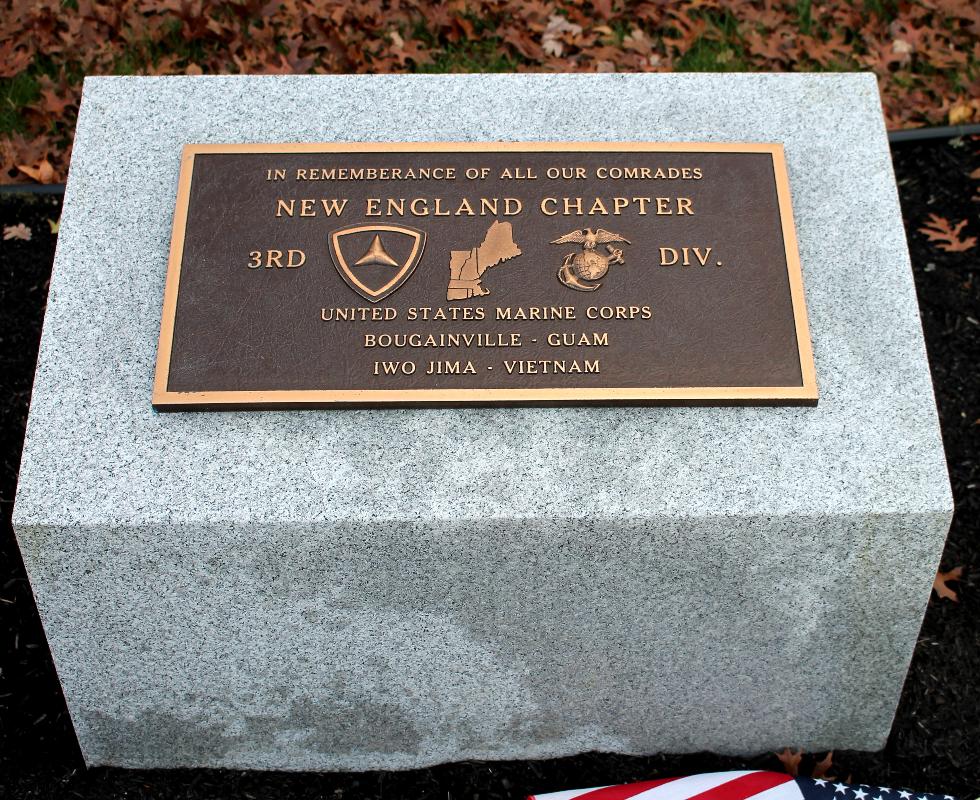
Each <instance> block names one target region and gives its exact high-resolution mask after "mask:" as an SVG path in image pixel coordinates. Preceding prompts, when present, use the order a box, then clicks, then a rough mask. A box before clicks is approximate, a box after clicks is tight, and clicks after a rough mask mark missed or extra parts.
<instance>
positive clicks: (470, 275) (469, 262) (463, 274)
mask: <svg viewBox="0 0 980 800" xmlns="http://www.w3.org/2000/svg"><path fill="white" fill-rule="evenodd" d="M520 254H521V248H520V247H518V246H517V245H516V244H515V243H514V231H513V228H511V225H510V223H509V222H494V223H493V224H492V225H491V226H490V228H489V230H487V235H486V236H484V237H483V244H481V245H480V246H479V247H473V248H471V249H469V250H451V251H450V254H449V287H448V289H447V290H446V299H447V300H465V299H466V298H468V297H481V296H482V295H485V294H490V290H489V289H484V288H483V284H482V282H481V280H482V278H483V273H484V272H486V271H487V270H488V269H489V268H490V267H495V266H497V265H498V264H500V263H501V262H503V261H507V260H509V259H511V258H516V257H517V256H519V255H520Z"/></svg>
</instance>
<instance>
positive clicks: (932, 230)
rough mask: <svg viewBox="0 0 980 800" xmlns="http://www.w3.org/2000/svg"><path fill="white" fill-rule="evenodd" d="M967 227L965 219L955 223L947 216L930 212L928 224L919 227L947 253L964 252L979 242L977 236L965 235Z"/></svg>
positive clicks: (920, 231)
mask: <svg viewBox="0 0 980 800" xmlns="http://www.w3.org/2000/svg"><path fill="white" fill-rule="evenodd" d="M965 227H966V220H965V219H964V220H960V221H959V222H958V223H957V224H956V225H953V224H952V223H951V222H950V221H949V220H948V219H946V218H945V217H941V216H939V215H938V214H930V215H929V219H927V220H926V224H925V225H923V226H922V227H921V228H919V233H924V234H925V235H926V237H927V238H928V239H929V241H930V242H932V243H933V244H935V245H936V247H938V248H939V249H940V250H945V251H946V252H947V253H962V252H963V251H964V250H970V249H971V248H973V247H974V246H975V245H976V243H977V237H976V236H963V228H965Z"/></svg>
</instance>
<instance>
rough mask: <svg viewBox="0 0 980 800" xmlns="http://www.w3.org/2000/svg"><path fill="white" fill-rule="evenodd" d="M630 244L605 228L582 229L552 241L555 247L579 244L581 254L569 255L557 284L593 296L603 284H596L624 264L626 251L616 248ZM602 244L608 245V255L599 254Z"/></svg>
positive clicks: (562, 266) (566, 257)
mask: <svg viewBox="0 0 980 800" xmlns="http://www.w3.org/2000/svg"><path fill="white" fill-rule="evenodd" d="M620 242H622V243H623V244H630V241H629V239H626V238H624V237H623V236H620V235H619V234H618V233H612V232H610V231H607V230H605V229H604V228H598V229H596V230H594V231H593V230H592V228H581V229H579V230H576V231H572V232H571V233H566V234H565V235H564V236H559V237H558V238H557V239H554V240H552V242H551V243H552V244H580V245H582V252H581V253H569V254H568V255H567V256H565V260H564V262H562V265H561V267H560V268H559V270H558V280H559V281H561V283H562V284H563V285H564V286H567V287H568V288H569V289H574V290H575V291H577V292H594V291H595V290H596V289H598V288H599V287H600V286H602V284H601V283H598V282H597V281H598V280H599V279H600V278H602V277H603V276H604V275H605V274H606V272H607V271H608V270H609V266H610V265H611V264H623V263H625V259H624V258H623V251H622V250H620V249H619V248H616V247H612V245H613V244H618V243H620ZM600 244H604V245H606V251H607V252H608V253H609V255H603V254H601V253H597V252H596V247H598V246H599V245H600Z"/></svg>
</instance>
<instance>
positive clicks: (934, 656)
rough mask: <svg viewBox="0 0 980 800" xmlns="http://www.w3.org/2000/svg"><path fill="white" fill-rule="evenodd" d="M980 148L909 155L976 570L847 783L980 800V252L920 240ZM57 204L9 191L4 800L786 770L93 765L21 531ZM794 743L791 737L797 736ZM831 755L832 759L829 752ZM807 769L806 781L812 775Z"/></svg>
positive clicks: (444, 792) (395, 792) (946, 431)
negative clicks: (82, 750) (890, 720)
mask: <svg viewBox="0 0 980 800" xmlns="http://www.w3.org/2000/svg"><path fill="white" fill-rule="evenodd" d="M978 145H980V142H978V141H977V140H974V141H964V140H953V141H952V142H948V143H947V142H939V143H927V144H905V145H898V146H896V148H895V152H894V160H895V170H896V173H897V176H898V181H899V189H900V192H901V197H902V207H903V211H904V214H905V221H906V229H907V231H908V236H909V244H910V246H911V250H912V261H913V264H914V270H915V280H916V285H917V287H918V291H919V302H920V305H921V308H922V321H923V326H924V328H925V333H926V340H927V343H928V347H929V356H930V359H931V362H932V369H933V378H934V381H935V385H936V390H937V394H938V400H939V409H940V415H941V418H942V425H943V436H944V441H945V444H946V454H947V458H948V459H949V468H950V472H951V474H952V482H953V492H954V494H955V497H956V507H957V514H956V520H955V522H954V524H953V528H952V531H951V532H950V536H949V542H948V544H947V546H946V552H945V554H944V556H943V566H944V568H945V569H948V568H950V567H954V566H963V567H965V568H966V575H965V578H964V580H963V581H962V582H961V583H959V584H958V585H954V586H955V588H957V589H958V590H959V593H960V602H959V603H952V602H950V601H948V600H938V599H937V598H935V597H934V598H933V600H932V601H931V602H930V604H929V609H928V612H927V614H926V618H925V623H924V624H923V627H922V633H921V635H920V638H919V642H918V646H917V647H916V651H915V657H914V660H913V662H912V669H911V672H910V674H909V677H908V680H907V681H906V684H905V690H904V693H903V695H902V701H901V705H900V707H899V710H898V716H897V719H896V720H895V725H894V728H893V730H892V735H891V738H890V740H889V742H888V745H887V747H886V748H885V750H884V751H883V752H881V753H854V752H838V753H835V755H834V762H835V764H836V765H837V766H836V770H835V771H836V774H837V775H838V776H839V777H841V778H844V779H848V778H849V779H850V780H851V781H853V782H855V783H868V784H873V785H876V786H877V785H885V786H889V785H890V786H906V787H911V788H913V789H918V790H919V791H929V792H938V793H941V794H945V793H948V794H952V795H955V796H958V797H975V796H976V794H977V792H978V790H980V682H978V676H980V592H978V591H977V579H976V576H977V574H978V567H980V540H978V538H977V530H978V519H980V516H978V511H980V508H978V506H980V499H978V497H980V495H978V491H977V489H978V486H980V467H978V454H980V449H978V436H980V408H978V398H980V392H978V389H980V373H978V369H977V365H978V363H980V321H978V320H980V282H978V275H977V272H978V267H980V265H978V257H980V246H977V247H975V248H973V249H972V250H970V251H967V252H964V253H944V252H942V251H941V250H938V249H936V248H935V247H934V246H933V245H931V244H929V242H928V241H927V239H926V238H925V237H924V236H923V235H922V234H920V233H919V232H918V231H917V228H919V227H920V225H921V224H922V223H923V222H924V220H925V219H926V217H927V216H928V215H929V214H930V213H937V214H941V215H943V216H945V217H946V218H948V219H949V220H951V221H953V222H958V221H959V220H961V219H968V220H970V222H969V223H968V225H969V227H970V228H971V230H970V231H969V233H971V234H972V235H980V224H978V214H977V212H978V209H980V205H978V203H977V202H974V201H971V196H973V195H974V194H977V193H978V192H980V182H978V181H976V180H971V179H970V177H969V173H970V172H971V171H972V170H975V169H977V168H978V166H980V158H978ZM59 203H60V199H59V198H57V197H37V196H25V195H11V194H0V218H2V224H3V225H10V224H14V223H19V222H23V223H26V224H28V225H29V226H30V227H31V229H32V232H33V238H32V240H31V241H30V242H21V241H6V242H0V309H2V311H0V398H2V400H0V502H2V508H0V797H2V798H16V799H18V800H19V799H20V798H59V799H60V798H92V799H93V800H95V799H96V798H98V800H108V799H109V798H185V799H186V800H204V799H205V798H207V799H208V800H212V799H213V798H230V797H235V798H272V797H275V798H342V797H350V798H361V797H377V798H381V797H388V798H402V797H405V798H418V799H419V800H422V799H423V798H432V799H433V800H445V798H447V797H448V798H474V799H475V798H481V799H482V798H498V797H499V798H520V797H522V796H523V795H525V794H527V793H528V792H532V791H533V792H540V791H554V790H557V789H563V788H574V787H585V786H595V785H599V784H609V783H619V782H627V781H634V780H641V779H648V778H653V777H657V776H664V775H679V774H686V773H692V772H704V771H711V770H719V769H731V768H739V767H746V766H747V767H752V768H768V769H778V768H779V766H780V765H779V762H778V760H777V759H776V758H775V756H774V755H773V754H763V755H760V756H759V757H757V758H754V759H748V760H745V759H737V758H723V757H719V756H715V755H711V754H706V753H702V754H693V755H686V756H655V757H649V758H634V757H625V756H619V755H607V754H594V753H593V754H587V755H582V756H576V757H574V758H565V759H557V760H550V761H536V762H495V763H463V764H454V765H450V766H443V767H436V768H433V769H425V770H413V771H410V772H384V773H381V772H376V773H361V774H322V775H313V774H283V773H257V772H230V771H222V770H174V771H136V770H120V769H93V770H88V771H86V770H85V769H84V767H83V764H82V760H81V757H80V755H79V752H78V749H77V745H76V743H75V737H74V734H73V732H72V727H71V722H70V720H69V718H68V714H67V711H66V709H65V704H64V700H63V698H62V696H61V691H60V688H59V685H58V680H57V677H56V675H55V672H54V668H53V666H52V664H51V661H50V656H49V654H48V649H47V645H46V643H45V639H44V633H43V630H42V628H41V624H40V621H39V619H38V616H37V611H36V609H35V607H34V602H33V598H32V596H31V589H30V585H29V584H28V581H27V578H26V576H25V574H24V568H23V565H22V563H21V560H20V555H19V552H18V550H17V545H16V543H15V541H14V538H13V534H12V532H11V529H10V511H11V507H12V502H13V497H14V488H15V485H16V477H17V468H18V463H19V460H20V451H21V443H22V440H23V434H24V424H25V422H26V418H27V407H28V401H29V397H30V389H31V381H32V377H33V370H34V363H35V359H36V356H37V342H38V335H39V331H40V326H41V319H42V314H43V310H44V300H45V295H46V291H47V278H48V273H49V270H50V265H51V258H52V254H53V250H54V240H55V237H54V236H53V235H51V233H50V228H49V225H48V220H49V219H52V218H55V217H56V216H57V214H58V204H59ZM786 744H787V745H792V744H793V743H792V742H787V743H786ZM817 755H818V756H819V755H822V754H817ZM812 763H813V761H812V756H810V757H807V759H805V760H804V762H803V774H807V771H808V769H809V767H810V766H811V765H812Z"/></svg>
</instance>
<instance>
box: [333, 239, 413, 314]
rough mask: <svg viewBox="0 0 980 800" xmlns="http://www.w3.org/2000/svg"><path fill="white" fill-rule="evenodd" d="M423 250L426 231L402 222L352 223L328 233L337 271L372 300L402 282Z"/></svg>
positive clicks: (352, 286) (377, 298)
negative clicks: (398, 223)
mask: <svg viewBox="0 0 980 800" xmlns="http://www.w3.org/2000/svg"><path fill="white" fill-rule="evenodd" d="M424 249H425V233H423V232H422V231H418V230H415V228H407V227H405V226H404V225H351V226H349V227H347V228H340V229H339V230H336V231H334V232H333V233H331V234H330V257H331V258H332V259H333V263H334V266H335V267H337V272H339V273H340V277H341V278H343V279H344V281H345V282H346V283H347V285H348V286H350V288H351V289H353V290H354V291H355V292H357V293H358V294H359V295H360V296H361V297H363V298H364V299H365V300H367V301H368V302H371V303H377V302H378V301H380V300H384V299H385V298H386V297H387V296H388V295H390V294H391V293H392V292H394V291H396V290H398V289H399V288H401V287H402V286H403V285H404V284H405V281H407V280H408V279H409V278H410V277H411V275H412V272H414V271H415V267H416V266H418V263H419V261H420V260H421V258H422V251H423V250H424Z"/></svg>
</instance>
